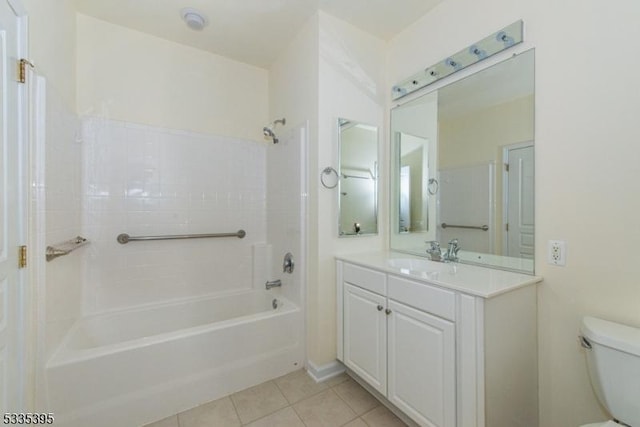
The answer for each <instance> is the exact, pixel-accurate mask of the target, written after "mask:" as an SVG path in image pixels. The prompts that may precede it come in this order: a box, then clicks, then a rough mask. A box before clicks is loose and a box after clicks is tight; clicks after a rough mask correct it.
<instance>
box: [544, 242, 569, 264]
mask: <svg viewBox="0 0 640 427" xmlns="http://www.w3.org/2000/svg"><path fill="white" fill-rule="evenodd" d="M547 262H548V263H549V264H553V265H558V266H562V267H564V266H565V265H566V264H567V244H566V242H565V241H564V240H549V248H548V251H547Z"/></svg>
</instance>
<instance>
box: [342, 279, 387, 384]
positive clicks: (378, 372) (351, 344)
mask: <svg viewBox="0 0 640 427" xmlns="http://www.w3.org/2000/svg"><path fill="white" fill-rule="evenodd" d="M386 306H387V302H386V298H385V297H383V296H381V295H378V294H374V293H373V292H369V291H365V290H364V289H362V288H359V287H357V286H352V285H349V284H345V287H344V363H345V365H347V366H348V367H349V368H350V369H352V370H353V371H354V372H355V373H357V374H358V375H359V376H360V377H361V378H362V379H364V380H365V381H366V382H367V383H369V385H371V387H373V388H375V389H376V390H377V391H378V392H380V393H382V394H384V393H385V392H386V389H387V319H386V315H385V312H384V309H385V307H386Z"/></svg>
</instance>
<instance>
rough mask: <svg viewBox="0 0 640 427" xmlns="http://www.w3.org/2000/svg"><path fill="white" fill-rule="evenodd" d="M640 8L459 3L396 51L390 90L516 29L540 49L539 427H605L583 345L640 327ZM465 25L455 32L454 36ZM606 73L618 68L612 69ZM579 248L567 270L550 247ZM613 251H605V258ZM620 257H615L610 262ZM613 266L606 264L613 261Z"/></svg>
mask: <svg viewBox="0 0 640 427" xmlns="http://www.w3.org/2000/svg"><path fill="white" fill-rule="evenodd" d="M639 13H640V7H639V6H638V4H637V2H634V1H631V0H623V1H620V2H617V3H616V5H615V7H612V6H611V5H609V4H604V3H601V2H596V1H594V0H588V1H575V0H572V1H566V2H560V3H558V2H553V1H550V0H544V1H526V2H510V1H507V0H485V1H482V2H475V1H471V0H449V1H447V2H443V3H441V4H440V5H439V6H438V7H436V9H435V10H433V11H432V12H431V13H429V14H428V15H426V16H424V17H423V18H421V19H420V20H419V21H418V22H416V23H415V24H414V25H412V26H411V27H409V28H408V29H407V30H405V31H404V32H403V33H401V34H400V35H399V36H397V37H396V38H395V39H393V40H392V42H391V47H390V51H389V61H388V63H389V80H388V87H390V86H391V85H392V84H393V83H395V82H397V81H398V80H400V79H403V78H406V77H407V76H409V75H412V74H413V73H415V72H416V71H418V70H420V69H422V68H424V67H425V66H428V65H430V64H433V63H434V62H436V61H438V60H440V59H442V58H444V57H446V56H447V55H449V54H450V53H451V52H456V51H458V50H460V49H462V48H464V47H465V46H468V45H469V44H470V43H472V42H474V41H476V40H479V39H481V38H483V37H485V36H486V35H487V34H490V33H492V32H494V31H496V30H498V29H499V28H502V27H503V26H505V25H507V24H510V23H511V22H513V21H515V20H517V19H523V20H524V22H525V40H526V43H525V46H522V47H520V48H517V50H522V49H524V48H526V47H535V48H536V108H535V114H536V124H535V143H536V169H537V171H538V173H537V175H536V183H535V184H536V266H535V268H536V273H537V274H539V275H541V276H543V277H544V282H543V283H542V285H540V287H539V293H538V298H539V309H538V317H539V356H540V425H541V426H544V427H566V426H576V425H580V424H582V423H586V422H588V421H592V422H593V421H598V420H604V419H605V417H606V415H605V414H604V413H603V411H602V409H601V408H600V406H599V405H598V403H597V401H596V399H595V396H594V394H593V392H592V390H591V386H590V384H589V379H588V376H587V370H586V366H585V362H584V354H583V352H582V350H581V349H580V347H579V346H578V344H577V343H576V335H577V333H578V327H579V322H580V319H581V317H582V316H583V315H586V314H590V315H595V316H601V317H603V318H607V319H611V320H614V321H620V322H626V323H628V324H631V325H635V326H640V310H638V306H639V305H638V304H639V301H640V286H638V284H637V276H638V274H639V273H640V271H639V268H638V263H637V260H636V258H637V254H638V249H637V248H638V247H640V228H639V227H636V226H634V224H635V223H636V222H637V215H636V214H637V212H638V211H639V210H640V199H639V198H637V197H630V195H631V194H637V193H638V190H639V188H638V182H640V169H638V166H637V159H638V158H640V145H639V144H638V143H637V141H638V140H640V128H638V126H637V117H636V116H637V114H636V112H637V111H639V110H640V98H639V97H638V96H637V94H638V81H637V76H636V75H635V74H636V71H635V70H637V69H638V67H639V66H640V59H638V57H637V56H636V55H629V54H628V52H630V51H634V50H637V48H638V43H639V42H638V40H640V27H639V26H638V25H637V23H636V17H637V16H638V14H639ZM452 23H455V25H452ZM605 64H612V65H610V66H606V65H605ZM549 239H565V240H566V241H567V242H568V256H567V266H566V267H564V268H561V267H553V266H549V265H547V264H546V262H545V259H546V253H545V251H546V242H547V240H549ZM600 247H604V248H605V249H603V250H602V251H599V250H598V249H597V248H600ZM609 248H615V251H613V252H612V251H611V250H610V249H609ZM603 254H606V255H603Z"/></svg>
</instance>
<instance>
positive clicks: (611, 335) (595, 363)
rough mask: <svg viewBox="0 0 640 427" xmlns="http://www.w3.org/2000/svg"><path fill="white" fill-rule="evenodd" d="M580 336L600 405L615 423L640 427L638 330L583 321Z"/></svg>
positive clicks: (588, 319)
mask: <svg viewBox="0 0 640 427" xmlns="http://www.w3.org/2000/svg"><path fill="white" fill-rule="evenodd" d="M581 333H582V340H583V346H584V347H585V348H587V350H586V355H587V366H588V369H589V376H590V377H591V383H592V384H593V388H594V390H595V392H596V395H597V396H598V399H599V400H600V403H602V404H603V405H604V406H605V407H606V408H607V409H608V410H609V412H610V413H611V415H613V417H614V418H615V419H617V420H619V421H622V422H623V423H625V424H628V425H630V426H634V427H635V426H640V329H637V328H632V327H630V326H625V325H621V324H619V323H614V322H609V321H606V320H601V319H596V318H594V317H585V318H584V319H582V327H581Z"/></svg>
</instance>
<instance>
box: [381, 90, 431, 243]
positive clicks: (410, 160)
mask: <svg viewBox="0 0 640 427" xmlns="http://www.w3.org/2000/svg"><path fill="white" fill-rule="evenodd" d="M437 107H438V94H437V93H431V94H427V95H425V96H422V97H420V98H419V99H416V100H414V101H412V102H410V103H407V104H405V105H403V106H402V108H396V109H394V110H392V111H391V128H392V129H391V132H392V138H393V139H392V141H393V143H392V145H391V147H392V153H391V178H392V180H391V189H392V190H391V210H390V219H391V236H390V240H391V248H392V249H396V250H400V251H405V252H414V253H415V252H419V251H420V250H421V248H422V247H424V244H425V243H424V242H425V241H426V240H435V238H436V233H435V230H436V223H435V218H436V203H435V199H434V198H433V196H431V195H430V189H432V190H433V188H432V186H431V184H430V182H433V181H435V180H436V176H435V171H436V158H437V144H436V141H437V140H438V110H437ZM416 118H417V119H416ZM431 192H433V193H435V191H431ZM421 255H422V254H421Z"/></svg>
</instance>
